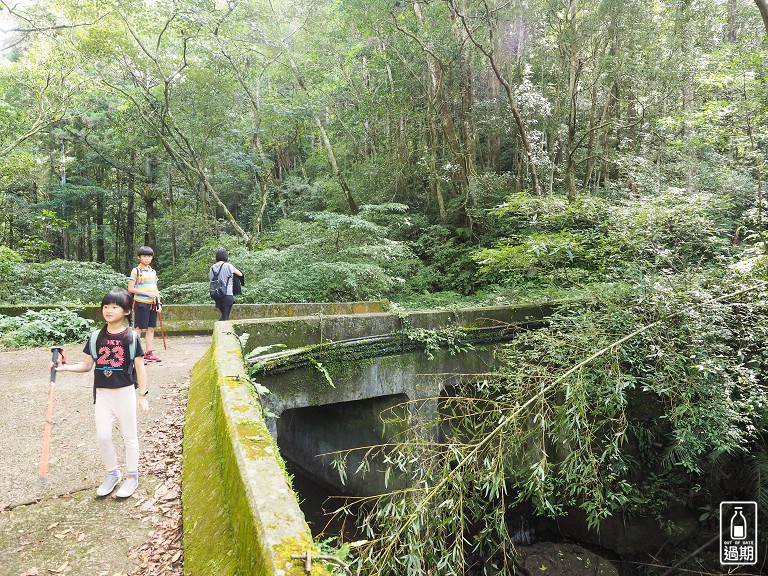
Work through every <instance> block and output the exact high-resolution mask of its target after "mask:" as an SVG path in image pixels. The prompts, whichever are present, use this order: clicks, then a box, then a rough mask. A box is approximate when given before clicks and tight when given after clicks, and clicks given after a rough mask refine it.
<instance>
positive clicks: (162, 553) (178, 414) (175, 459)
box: [128, 387, 186, 576]
mask: <svg viewBox="0 0 768 576" xmlns="http://www.w3.org/2000/svg"><path fill="white" fill-rule="evenodd" d="M167 394H169V400H170V402H169V406H170V407H169V409H168V411H167V412H166V413H165V414H163V416H162V417H161V418H159V419H157V420H156V421H155V426H154V427H153V428H152V432H151V434H148V435H147V437H146V438H145V439H144V440H143V446H142V466H141V468H142V469H143V470H144V473H145V474H152V475H154V476H156V477H157V478H159V479H160V481H161V484H160V485H159V486H158V487H157V488H156V489H155V492H154V494H152V495H151V496H149V497H147V498H142V499H139V500H138V501H137V502H136V504H135V505H134V507H135V508H136V510H137V512H138V514H140V515H141V516H144V517H145V518H146V519H147V520H150V519H153V521H156V523H155V524H154V526H153V530H152V532H151V533H150V535H149V539H148V540H147V541H146V542H144V543H143V544H142V545H140V546H138V547H134V548H132V549H131V550H130V551H129V552H128V554H129V556H130V557H131V558H134V559H136V560H138V562H139V566H138V568H136V569H135V570H133V571H131V575H142V576H161V575H162V576H182V560H183V551H182V549H181V497H180V496H181V440H182V430H183V427H184V414H185V412H186V394H185V390H184V389H182V388H180V387H177V388H174V389H173V390H172V391H168V392H167ZM158 518H159V520H158Z"/></svg>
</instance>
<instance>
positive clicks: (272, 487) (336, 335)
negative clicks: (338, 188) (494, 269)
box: [182, 303, 548, 576]
mask: <svg viewBox="0 0 768 576" xmlns="http://www.w3.org/2000/svg"><path fill="white" fill-rule="evenodd" d="M368 305H370V303H365V306H368ZM379 305H381V304H380V303H379ZM359 309H361V310H363V309H365V307H360V308H359ZM314 310H315V311H316V313H315V314H314V315H312V316H301V317H295V318H284V317H283V318H268V319H266V318H265V319H255V320H242V321H237V320H234V321H230V322H214V323H213V324H214V326H213V341H212V344H211V348H210V350H209V351H208V352H207V353H206V354H205V356H204V357H203V358H201V359H200V360H199V361H198V362H197V364H196V365H195V367H194V369H193V373H192V381H191V385H190V390H189V403H188V408H187V418H186V423H185V426H184V454H183V462H182V506H183V514H184V527H183V538H184V573H185V574H186V575H187V576H208V575H212V574H216V575H217V576H230V575H232V576H273V575H274V576H299V575H303V574H306V571H305V570H304V564H303V562H302V561H301V560H297V559H293V558H292V556H293V555H304V554H306V552H307V551H308V550H311V549H312V545H313V544H312V537H311V534H310V530H309V528H308V526H307V524H306V522H305V520H304V516H303V514H302V512H301V510H300V508H299V506H298V502H297V500H296V496H295V494H294V492H293V491H292V488H291V486H290V484H289V481H288V479H287V476H286V473H285V467H284V464H283V461H282V458H281V456H280V454H279V452H278V448H277V445H276V442H275V440H274V439H273V436H272V435H271V434H270V433H269V431H268V428H267V424H266V422H265V419H264V418H263V414H262V409H261V406H260V399H259V398H258V397H257V396H256V395H255V392H254V389H253V387H252V385H251V384H250V382H249V380H248V378H247V372H246V366H245V362H244V359H243V355H242V352H241V342H243V341H245V345H244V350H246V351H252V350H254V349H255V348H257V347H262V346H270V345H274V344H282V345H286V346H288V347H289V348H306V347H308V346H310V347H311V346H318V345H321V346H322V345H325V344H328V343H331V342H337V341H341V340H348V339H350V338H367V337H370V336H381V335H388V334H393V333H396V332H398V331H400V330H402V329H404V328H426V329H439V328H446V327H456V326H460V327H462V328H465V329H477V330H484V329H491V330H495V331H497V332H498V333H499V334H504V333H505V332H506V331H513V330H515V329H516V327H517V326H519V325H520V324H526V323H529V322H536V321H540V320H541V318H542V317H543V316H544V315H546V314H547V313H548V309H547V308H546V307H539V306H534V307H531V306H528V307H498V308H482V309H473V310H461V311H455V312H443V311H439V312H435V311H432V312H415V313H411V314H408V315H405V316H403V315H397V314H385V313H367V314H366V313H364V314H359V315H355V314H353V312H355V310H351V311H350V314H342V315H328V314H327V312H328V311H330V310H332V307H325V308H322V309H317V308H314ZM292 311H293V312H296V311H297V310H296V309H295V308H294V309H293V310H292ZM239 337H242V338H239ZM340 384H341V383H340ZM312 386H317V383H316V382H315V383H314V384H312ZM311 574H313V575H315V576H318V575H324V574H328V572H327V571H326V569H325V567H324V565H322V564H321V563H319V562H314V563H313V564H312V571H311Z"/></svg>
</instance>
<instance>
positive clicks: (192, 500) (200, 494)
mask: <svg viewBox="0 0 768 576" xmlns="http://www.w3.org/2000/svg"><path fill="white" fill-rule="evenodd" d="M215 381H216V376H215V370H214V364H213V362H212V352H211V350H209V351H208V352H207V353H206V354H205V355H204V356H203V357H202V358H201V359H200V360H199V361H198V362H197V364H195V367H194V369H193V371H192V381H191V384H190V388H189V397H188V401H187V416H186V421H185V424H184V454H183V458H182V468H181V476H182V507H183V515H184V516H183V517H184V524H183V544H184V573H185V574H188V575H195V576H197V575H205V574H217V575H219V576H229V575H232V576H235V575H238V574H240V573H241V572H239V571H238V569H237V559H236V557H235V553H234V550H233V548H232V540H233V535H232V530H231V527H230V522H229V513H228V503H227V494H226V491H225V488H224V485H223V482H222V480H221V475H220V474H219V473H218V471H219V469H220V468H221V466H222V463H221V460H220V456H219V453H218V449H217V444H218V442H215V441H214V440H213V439H214V437H216V436H217V432H216V427H215V418H214V415H215V408H216V407H215V400H216V394H215V393H214V390H213V383H215Z"/></svg>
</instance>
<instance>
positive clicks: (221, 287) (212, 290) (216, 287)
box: [208, 264, 227, 300]
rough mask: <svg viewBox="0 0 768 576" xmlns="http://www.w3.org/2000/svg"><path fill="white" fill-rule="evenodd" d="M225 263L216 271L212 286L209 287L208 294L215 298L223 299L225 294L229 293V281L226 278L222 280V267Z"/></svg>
mask: <svg viewBox="0 0 768 576" xmlns="http://www.w3.org/2000/svg"><path fill="white" fill-rule="evenodd" d="M224 266H225V265H224V264H222V265H221V266H219V270H218V271H217V272H216V274H215V276H214V277H213V278H211V283H210V286H209V287H208V294H209V295H210V296H211V298H213V299H214V300H221V299H222V298H224V296H226V295H227V283H226V281H225V280H222V279H221V278H220V277H221V269H222V268H224Z"/></svg>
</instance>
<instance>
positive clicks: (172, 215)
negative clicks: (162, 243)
mask: <svg viewBox="0 0 768 576" xmlns="http://www.w3.org/2000/svg"><path fill="white" fill-rule="evenodd" d="M175 208H176V206H175V199H174V197H173V174H172V171H171V166H170V164H169V166H168V219H169V221H170V224H171V264H172V265H174V266H175V265H176V257H177V256H178V246H177V244H176V210H175Z"/></svg>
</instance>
